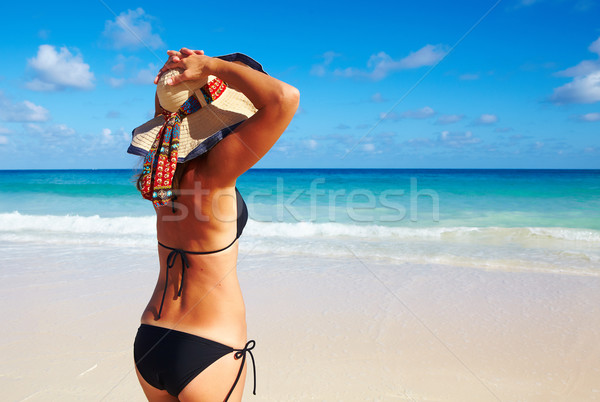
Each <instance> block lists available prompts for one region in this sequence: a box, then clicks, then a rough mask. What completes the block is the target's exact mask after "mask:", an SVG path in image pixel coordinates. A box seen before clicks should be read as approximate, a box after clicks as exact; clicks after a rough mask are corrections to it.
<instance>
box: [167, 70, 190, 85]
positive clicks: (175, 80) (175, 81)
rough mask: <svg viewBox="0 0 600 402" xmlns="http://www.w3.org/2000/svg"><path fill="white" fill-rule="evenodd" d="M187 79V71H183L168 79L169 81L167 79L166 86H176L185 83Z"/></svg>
mask: <svg viewBox="0 0 600 402" xmlns="http://www.w3.org/2000/svg"><path fill="white" fill-rule="evenodd" d="M187 79H189V78H188V76H187V71H184V72H183V73H181V74H179V75H176V76H174V77H170V78H169V79H167V85H177V84H179V83H180V82H182V81H186V80H187Z"/></svg>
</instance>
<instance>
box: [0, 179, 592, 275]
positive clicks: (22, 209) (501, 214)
mask: <svg viewBox="0 0 600 402" xmlns="http://www.w3.org/2000/svg"><path fill="white" fill-rule="evenodd" d="M133 175H134V172H133V171H132V170H44V171H31V170H27V171H9V170H3V171H0V194H1V196H0V241H1V244H2V246H1V248H4V247H11V246H14V247H18V248H19V249H21V250H23V249H25V250H26V249H27V247H24V246H27V245H31V246H34V247H32V248H31V249H32V250H35V251H32V252H35V253H40V252H43V250H44V248H52V247H56V246H59V245H60V246H67V248H66V249H69V246H73V247H72V250H73V253H77V252H78V251H77V250H81V247H88V246H89V247H96V248H97V247H110V248H111V249H112V250H113V252H115V251H116V252H122V253H124V254H127V253H128V250H131V249H132V248H134V249H136V250H139V249H140V248H142V249H145V248H147V249H148V252H149V253H150V252H155V248H156V233H155V218H154V211H153V208H152V205H151V203H150V202H148V201H145V200H143V199H142V198H141V196H140V195H139V193H138V192H137V191H136V189H135V186H134V184H133V179H132V177H133ZM237 186H238V188H239V190H240V192H241V193H242V195H243V196H244V199H245V200H246V202H247V204H248V208H249V213H250V221H249V223H248V226H247V227H246V230H245V232H244V236H243V237H242V241H241V244H240V250H241V252H247V253H271V252H274V253H278V254H286V255H290V256H294V255H310V256H328V257H334V258H342V259H356V258H358V259H361V260H363V261H378V262H384V263H388V264H392V265H395V264H397V265H401V264H402V263H411V264H442V265H457V266H465V267H471V268H474V269H486V270H505V271H506V270H508V271H543V272H553V273H565V274H577V275H593V276H598V275H600V170H449V169H440V170H438V169H414V170H412V169H252V170H250V171H249V172H247V173H246V174H244V175H243V176H242V177H240V178H239V179H238V182H237ZM40 250H41V251H40ZM293 261H294V260H293V258H290V263H291V264H293ZM312 268H313V269H318V267H312Z"/></svg>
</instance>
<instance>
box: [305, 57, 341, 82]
mask: <svg viewBox="0 0 600 402" xmlns="http://www.w3.org/2000/svg"><path fill="white" fill-rule="evenodd" d="M340 56H341V54H339V53H336V52H333V51H328V52H325V53H323V54H322V55H321V56H320V57H321V58H322V59H323V62H322V63H320V64H315V65H313V66H312V67H311V69H310V73H311V75H316V76H318V77H322V76H324V75H325V74H327V66H329V65H330V64H331V62H332V61H333V60H334V59H335V58H336V57H340Z"/></svg>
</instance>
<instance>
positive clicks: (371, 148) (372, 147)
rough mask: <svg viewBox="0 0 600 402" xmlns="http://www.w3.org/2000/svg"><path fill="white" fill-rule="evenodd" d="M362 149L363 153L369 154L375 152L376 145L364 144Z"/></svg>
mask: <svg viewBox="0 0 600 402" xmlns="http://www.w3.org/2000/svg"><path fill="white" fill-rule="evenodd" d="M362 149H363V151H367V152H374V151H375V144H371V143H369V144H363V145H362Z"/></svg>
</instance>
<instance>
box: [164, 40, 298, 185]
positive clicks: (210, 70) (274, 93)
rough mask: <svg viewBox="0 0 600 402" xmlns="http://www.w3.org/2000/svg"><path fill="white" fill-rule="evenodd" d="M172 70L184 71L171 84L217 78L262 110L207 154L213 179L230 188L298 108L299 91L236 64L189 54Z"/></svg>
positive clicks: (258, 158)
mask: <svg viewBox="0 0 600 402" xmlns="http://www.w3.org/2000/svg"><path fill="white" fill-rule="evenodd" d="M186 51H188V50H187V49H182V53H180V54H182V56H183V57H181V58H180V59H179V61H178V62H173V63H170V64H171V66H170V67H171V68H173V67H179V68H183V69H184V72H183V73H182V74H180V75H178V76H176V77H174V78H173V79H172V81H171V82H169V84H171V85H176V84H178V83H180V82H182V81H186V80H192V79H200V78H204V77H206V76H208V75H215V76H217V77H219V78H221V79H222V80H224V81H225V82H227V83H228V84H229V85H231V86H232V87H234V88H235V89H236V90H237V91H240V92H242V93H243V94H244V95H246V97H248V99H250V101H251V102H252V103H253V104H254V106H255V107H256V108H257V109H258V111H257V112H256V114H254V115H253V116H252V117H250V118H249V119H248V120H246V121H245V122H244V123H243V124H241V125H239V126H238V127H237V128H236V129H235V130H234V132H233V133H232V134H230V135H229V136H228V137H226V138H225V139H224V140H223V141H221V142H220V143H219V144H218V145H217V146H215V147H214V148H213V149H212V150H211V151H210V152H209V153H208V155H207V163H208V169H209V170H210V172H209V173H210V177H211V180H213V179H214V180H215V181H216V182H218V183H221V184H223V185H229V184H231V183H232V182H234V181H235V179H236V178H237V177H238V176H240V175H241V174H242V173H244V172H245V171H246V170H248V169H249V168H251V167H252V166H253V165H254V164H255V163H256V162H258V161H259V160H260V158H262V157H263V156H264V155H265V154H266V153H267V151H269V149H271V147H272V146H273V145H274V144H275V142H276V141H277V140H278V139H279V137H280V136H281V134H282V133H283V132H284V131H285V129H286V128H287V126H288V124H289V123H290V121H291V120H292V118H293V117H294V114H295V113H296V110H297V108H298V104H299V99H300V94H299V92H298V90H297V89H296V88H294V87H293V86H291V85H289V84H286V83H285V82H282V81H280V80H278V79H276V78H273V77H271V76H268V75H266V74H264V73H261V72H259V71H256V70H254V69H252V68H249V67H246V66H244V65H240V64H237V63H233V62H228V61H225V60H221V59H217V58H212V57H208V56H205V55H202V54H198V53H193V52H192V51H188V52H192V53H191V54H186Z"/></svg>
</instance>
